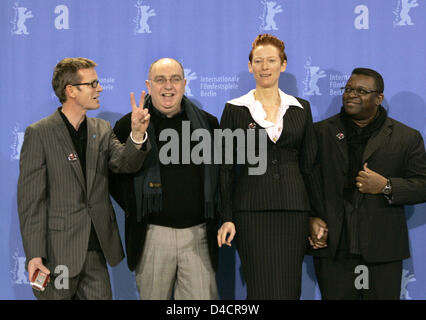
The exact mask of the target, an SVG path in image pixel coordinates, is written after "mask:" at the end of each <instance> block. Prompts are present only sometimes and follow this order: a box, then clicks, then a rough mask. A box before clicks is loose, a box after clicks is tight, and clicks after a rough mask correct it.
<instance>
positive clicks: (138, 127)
mask: <svg viewBox="0 0 426 320" xmlns="http://www.w3.org/2000/svg"><path fill="white" fill-rule="evenodd" d="M145 95H146V92H145V91H142V93H141V97H140V99H139V106H137V105H136V100H135V94H134V93H133V92H130V103H131V105H132V137H133V139H134V140H136V141H140V142H142V141H143V138H144V135H145V132H146V129H147V128H148V125H149V119H150V117H151V115H150V114H149V112H148V109H146V108H145V109H144V107H143V104H144V100H145Z"/></svg>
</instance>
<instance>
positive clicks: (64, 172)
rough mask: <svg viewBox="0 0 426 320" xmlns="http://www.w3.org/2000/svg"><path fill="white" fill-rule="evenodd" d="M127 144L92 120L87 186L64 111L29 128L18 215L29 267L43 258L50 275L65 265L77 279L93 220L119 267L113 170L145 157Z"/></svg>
mask: <svg viewBox="0 0 426 320" xmlns="http://www.w3.org/2000/svg"><path fill="white" fill-rule="evenodd" d="M126 140H127V139H125V141H126ZM128 141H129V142H128V143H126V145H125V146H124V145H122V144H120V142H119V141H118V140H117V138H116V137H115V135H114V134H113V131H112V128H111V125H110V124H109V122H108V121H105V120H102V119H97V118H87V151H86V177H87V183H86V182H85V180H84V176H83V171H82V169H81V166H80V162H79V161H77V159H76V158H74V156H73V155H75V154H76V151H75V149H74V145H73V143H72V140H71V137H70V134H69V132H68V129H67V127H66V125H65V123H64V120H63V119H62V118H61V116H60V114H59V111H56V112H55V113H53V114H52V115H51V116H49V117H47V118H44V119H42V120H40V121H38V122H36V123H34V124H32V125H30V126H29V127H28V128H27V129H26V131H25V138H24V143H23V146H22V151H21V157H20V174H19V181H18V213H19V219H20V224H21V234H22V239H23V244H24V250H25V255H26V258H27V262H28V261H29V260H31V259H32V258H35V257H41V258H44V259H45V260H46V261H45V263H46V266H47V268H49V269H50V271H51V272H54V270H55V267H56V266H57V265H65V266H67V267H68V271H69V276H70V277H74V276H76V275H77V274H78V273H79V272H80V270H81V268H82V267H83V263H84V261H85V259H86V255H87V248H88V243H89V235H90V229H91V221H93V225H94V227H95V229H96V234H97V236H98V239H99V242H100V245H101V248H102V251H103V253H104V255H105V258H106V260H107V261H108V263H109V264H110V265H111V266H114V265H116V264H118V263H119V262H120V261H121V260H122V259H123V257H124V253H123V248H122V246H121V241H120V235H119V231H118V226H117V222H116V219H115V213H114V210H113V207H112V204H111V200H110V198H109V193H108V169H110V170H113V171H115V172H132V171H133V172H134V171H137V170H138V169H139V168H140V166H141V164H142V161H143V159H144V157H145V154H146V153H144V152H142V151H140V150H137V149H136V148H135V147H134V145H133V143H132V142H131V141H130V139H129V140H128ZM73 159H74V160H73Z"/></svg>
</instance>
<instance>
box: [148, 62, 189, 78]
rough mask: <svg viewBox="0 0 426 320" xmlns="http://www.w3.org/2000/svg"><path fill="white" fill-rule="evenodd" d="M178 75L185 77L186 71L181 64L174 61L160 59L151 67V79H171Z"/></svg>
mask: <svg viewBox="0 0 426 320" xmlns="http://www.w3.org/2000/svg"><path fill="white" fill-rule="evenodd" d="M174 75H178V76H181V77H184V71H183V68H182V66H181V64H180V63H178V62H177V61H176V60H174V59H160V60H158V61H156V62H154V63H153V64H152V65H151V68H150V70H149V74H148V76H149V78H155V77H160V76H163V77H171V76H174Z"/></svg>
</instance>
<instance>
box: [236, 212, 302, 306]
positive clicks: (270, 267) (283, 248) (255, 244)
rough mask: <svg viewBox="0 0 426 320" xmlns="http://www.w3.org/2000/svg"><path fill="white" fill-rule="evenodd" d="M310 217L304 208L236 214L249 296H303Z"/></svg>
mask: <svg viewBox="0 0 426 320" xmlns="http://www.w3.org/2000/svg"><path fill="white" fill-rule="evenodd" d="M308 219H309V213H308V212H305V211H299V212H289V211H272V212H237V213H234V222H235V227H236V230H237V234H236V243H237V248H238V253H239V255H240V259H241V265H242V269H243V274H244V278H245V280H246V283H247V299H249V300H250V299H256V300H264V299H268V300H278V299H280V300H281V299H293V300H295V299H300V293H301V281H302V263H303V257H304V254H305V250H306V245H307V237H308Z"/></svg>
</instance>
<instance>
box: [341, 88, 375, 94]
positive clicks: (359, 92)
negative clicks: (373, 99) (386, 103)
mask: <svg viewBox="0 0 426 320" xmlns="http://www.w3.org/2000/svg"><path fill="white" fill-rule="evenodd" d="M340 90H342V94H345V93H346V94H350V93H351V92H355V93H356V95H358V96H365V95H366V94H370V93H373V92H380V91H378V90H365V89H363V88H351V87H341V88H340Z"/></svg>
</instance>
